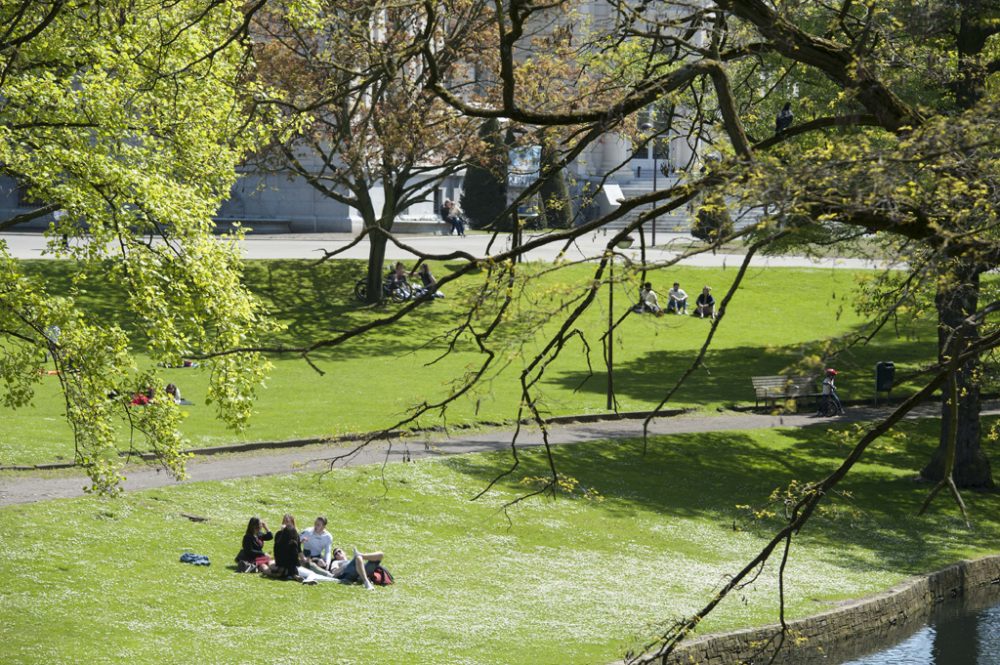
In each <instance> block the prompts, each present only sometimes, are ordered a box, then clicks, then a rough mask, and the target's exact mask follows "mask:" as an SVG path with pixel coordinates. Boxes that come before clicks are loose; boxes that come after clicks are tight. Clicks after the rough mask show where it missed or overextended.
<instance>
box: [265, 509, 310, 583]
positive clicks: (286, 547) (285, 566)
mask: <svg viewBox="0 0 1000 665" xmlns="http://www.w3.org/2000/svg"><path fill="white" fill-rule="evenodd" d="M301 559H302V542H301V541H300V540H299V531H298V529H296V528H295V518H294V517H292V516H291V515H285V516H284V517H283V518H281V528H280V529H279V530H278V532H277V533H276V534H274V565H273V566H271V568H270V570H269V571H268V574H269V575H270V576H271V577H278V578H289V577H291V578H294V579H299V580H300V581H301V577H300V576H299V574H298V569H299V563H300V561H301Z"/></svg>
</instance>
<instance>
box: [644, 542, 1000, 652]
mask: <svg viewBox="0 0 1000 665" xmlns="http://www.w3.org/2000/svg"><path fill="white" fill-rule="evenodd" d="M997 602H1000V555H996V556H989V557H985V558H982V559H976V560H975V561H963V562H962V563H959V564H956V565H954V566H949V567H947V568H945V569H943V570H939V571H937V572H935V573H931V574H929V575H925V576H922V577H918V578H915V579H911V580H908V581H906V582H904V583H902V584H900V585H899V586H897V587H895V588H893V589H891V590H889V591H887V592H885V593H882V594H879V595H877V596H872V597H870V598H865V599H862V600H857V601H850V602H848V603H845V604H843V605H841V606H839V607H837V608H836V609H832V610H830V611H828V612H824V613H822V614H818V615H815V616H812V617H808V618H806V619H799V620H797V621H790V622H788V627H789V633H788V634H786V635H785V639H784V644H783V645H782V647H781V649H780V650H778V654H777V656H776V657H774V654H775V650H776V647H777V645H778V644H779V643H780V642H781V629H780V626H779V625H777V624H775V625H772V626H766V627H764V628H753V629H746V630H738V631H734V632H731V633H723V634H719V635H708V636H705V637H702V638H698V639H695V640H692V641H690V642H687V643H683V644H682V646H681V647H680V648H678V649H677V651H675V652H674V653H673V654H671V655H670V656H668V657H666V658H665V659H664V660H663V661H662V662H663V663H665V664H666V665H681V664H685V665H687V664H695V663H697V664H698V665H752V664H755V663H768V662H772V661H771V658H772V657H774V660H773V662H774V663H775V664H776V665H778V664H787V665H792V664H795V665H809V664H811V663H819V662H823V663H827V664H829V663H836V662H841V661H844V660H849V659H852V658H857V657H859V656H862V655H864V654H867V653H870V652H872V651H875V650H878V649H880V648H884V647H885V646H887V645H890V644H893V643H895V642H897V641H899V640H901V639H903V638H905V637H907V636H908V635H909V634H910V633H912V632H913V631H914V630H916V629H917V628H919V627H920V626H922V625H924V624H925V623H927V621H928V620H930V619H931V618H932V617H933V616H935V614H937V613H939V612H942V611H948V610H949V609H956V608H960V607H967V608H970V609H977V608H982V607H988V606H990V605H992V604H995V603H997Z"/></svg>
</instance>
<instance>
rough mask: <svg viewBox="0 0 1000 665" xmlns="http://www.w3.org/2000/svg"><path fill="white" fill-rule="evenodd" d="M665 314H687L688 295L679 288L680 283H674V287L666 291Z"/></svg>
mask: <svg viewBox="0 0 1000 665" xmlns="http://www.w3.org/2000/svg"><path fill="white" fill-rule="evenodd" d="M667 312H668V313H669V312H673V313H674V314H687V313H688V294H687V293H686V292H685V291H684V289H682V288H681V285H680V282H674V287H673V288H672V289H670V290H669V291H667Z"/></svg>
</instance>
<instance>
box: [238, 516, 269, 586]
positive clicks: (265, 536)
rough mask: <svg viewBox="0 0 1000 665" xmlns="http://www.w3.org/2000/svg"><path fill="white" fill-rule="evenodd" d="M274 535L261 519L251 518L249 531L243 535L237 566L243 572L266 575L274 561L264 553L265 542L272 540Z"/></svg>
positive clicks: (248, 525) (248, 526)
mask: <svg viewBox="0 0 1000 665" xmlns="http://www.w3.org/2000/svg"><path fill="white" fill-rule="evenodd" d="M272 538H274V535H273V534H272V533H271V532H270V531H268V530H267V525H266V524H264V522H263V520H261V519H260V518H259V517H251V518H250V523H249V524H247V531H246V533H245V534H243V549H241V550H240V552H239V554H237V555H236V565H237V566H239V567H240V569H241V571H240V572H243V571H246V572H248V573H249V572H255V571H256V572H260V573H266V572H267V571H268V569H269V568H270V567H271V562H272V561H273V560H272V559H271V557H269V556H268V555H267V554H265V553H264V541H266V540H271V539H272Z"/></svg>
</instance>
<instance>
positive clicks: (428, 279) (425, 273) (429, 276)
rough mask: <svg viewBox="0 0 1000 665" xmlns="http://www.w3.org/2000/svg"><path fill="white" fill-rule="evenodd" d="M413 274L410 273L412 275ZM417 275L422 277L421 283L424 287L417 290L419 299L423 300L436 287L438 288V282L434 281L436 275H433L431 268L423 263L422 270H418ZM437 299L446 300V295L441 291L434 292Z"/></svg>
mask: <svg viewBox="0 0 1000 665" xmlns="http://www.w3.org/2000/svg"><path fill="white" fill-rule="evenodd" d="M412 274H413V272H410V275H412ZM417 274H418V275H419V276H420V283H421V284H422V285H423V286H421V287H420V288H418V289H417V290H416V295H417V297H418V298H422V297H424V296H426V295H428V294H429V293H430V291H431V289H432V288H433V287H434V286H437V280H436V279H434V274H433V273H431V267H430V266H429V265H427V264H426V263H421V264H420V268H418V269H417ZM434 297H435V298H444V294H443V293H441V292H440V291H434Z"/></svg>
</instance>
